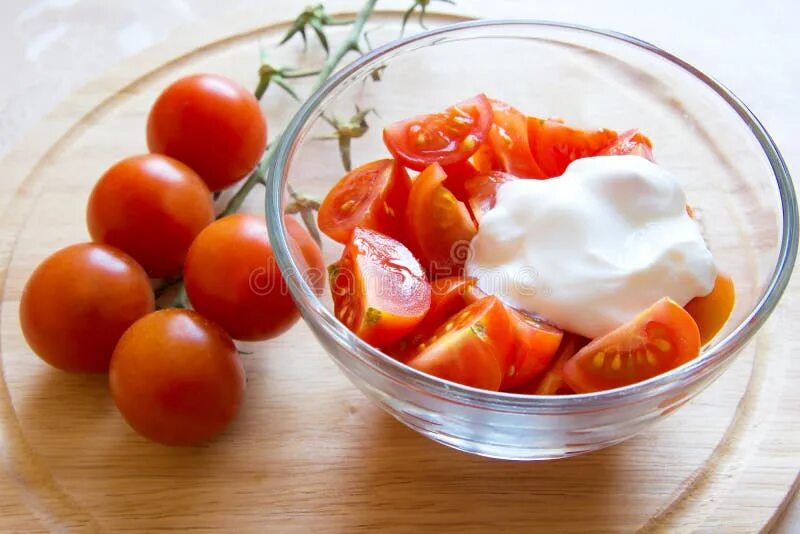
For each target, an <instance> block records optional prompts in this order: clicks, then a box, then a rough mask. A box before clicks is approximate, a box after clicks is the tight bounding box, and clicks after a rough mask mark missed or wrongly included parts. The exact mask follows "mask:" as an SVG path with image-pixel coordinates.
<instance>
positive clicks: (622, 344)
mask: <svg viewBox="0 0 800 534" xmlns="http://www.w3.org/2000/svg"><path fill="white" fill-rule="evenodd" d="M699 353H700V332H699V330H698V328H697V324H696V323H695V322H694V319H692V316H691V315H689V313H688V312H686V310H684V309H683V308H681V307H680V306H679V305H678V304H677V303H675V301H673V300H672V299H670V298H666V297H665V298H663V299H661V300H659V301H658V302H656V303H655V304H653V305H652V306H650V307H649V308H648V309H646V310H645V311H643V312H642V313H640V314H639V315H638V316H637V317H635V318H634V319H633V320H632V321H630V322H628V323H626V324H624V325H622V326H620V327H619V328H617V329H615V330H613V331H612V332H610V333H608V334H606V335H604V336H602V337H599V338H597V339H595V340H593V341H592V342H591V343H589V344H588V345H586V346H585V347H584V348H582V349H581V350H580V351H579V352H578V353H577V354H576V355H575V356H574V357H572V358H570V359H569V361H567V363H566V364H564V369H563V371H562V377H563V378H564V382H566V383H567V384H568V385H569V386H570V387H571V388H572V389H573V390H574V391H575V392H576V393H589V392H593V391H601V390H606V389H614V388H618V387H622V386H627V385H629V384H634V383H636V382H641V381H642V380H647V379H648V378H652V377H654V376H656V375H660V374H662V373H665V372H667V371H669V370H671V369H674V368H675V367H678V366H679V365H682V364H684V363H686V362H688V361H689V360H692V359H694V358H696V357H697V355H698V354H699Z"/></svg>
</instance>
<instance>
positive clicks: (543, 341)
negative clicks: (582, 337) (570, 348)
mask: <svg viewBox="0 0 800 534" xmlns="http://www.w3.org/2000/svg"><path fill="white" fill-rule="evenodd" d="M508 313H509V318H510V320H511V325H512V329H513V332H514V348H513V350H512V359H511V365H510V366H509V367H508V371H507V372H506V375H505V376H504V377H503V383H502V384H501V385H500V389H501V390H503V391H510V390H513V389H515V388H517V387H519V386H521V385H523V384H525V383H527V382H530V381H531V380H533V379H534V378H536V377H537V376H538V375H539V374H541V373H542V372H543V371H544V370H545V369H546V368H547V366H548V365H549V364H550V361H551V360H552V359H553V356H555V354H556V351H558V346H559V345H560V344H561V338H562V337H563V335H564V333H563V332H562V331H561V330H559V329H558V328H555V327H554V326H550V325H548V324H547V323H544V322H542V321H538V320H537V319H535V318H533V317H531V316H530V315H527V314H525V313H522V312H519V311H516V310H512V309H509V310H508Z"/></svg>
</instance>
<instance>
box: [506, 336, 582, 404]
mask: <svg viewBox="0 0 800 534" xmlns="http://www.w3.org/2000/svg"><path fill="white" fill-rule="evenodd" d="M587 343H589V340H588V339H586V338H585V337H582V336H579V335H577V334H570V333H569V332H565V333H564V337H563V338H562V339H561V344H560V345H559V347H558V350H557V351H556V354H555V356H553V358H552V359H551V361H550V365H549V367H548V368H547V369H546V370H545V372H544V373H543V374H542V375H541V376H540V377H538V378H536V379H534V380H533V381H531V382H528V383H527V384H523V385H522V386H520V387H519V388H517V389H516V390H515V392H516V393H526V394H529V395H562V394H565V395H568V394H570V393H574V391H572V389H570V387H569V386H568V385H567V384H566V383H564V379H563V378H561V372H562V369H563V368H564V364H565V363H567V361H568V360H569V359H570V358H572V357H573V356H574V355H575V353H576V352H578V351H579V350H580V349H581V348H582V347H584V346H586V344H587Z"/></svg>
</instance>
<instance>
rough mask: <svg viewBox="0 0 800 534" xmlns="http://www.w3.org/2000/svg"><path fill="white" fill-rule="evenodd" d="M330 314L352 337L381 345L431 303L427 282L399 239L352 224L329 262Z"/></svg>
mask: <svg viewBox="0 0 800 534" xmlns="http://www.w3.org/2000/svg"><path fill="white" fill-rule="evenodd" d="M330 284H331V291H332V293H333V304H334V313H335V315H336V317H337V318H338V319H339V320H340V321H342V322H343V323H344V325H345V326H347V328H349V329H350V330H351V331H352V332H353V333H355V334H356V335H357V336H358V337H360V338H361V339H363V340H364V341H366V342H367V343H369V344H370V345H373V346H375V347H378V348H381V347H385V346H387V345H389V344H391V343H394V342H395V341H397V340H399V339H400V338H402V337H403V336H405V335H407V334H408V333H410V332H411V331H412V330H414V328H415V327H416V326H417V325H418V324H419V323H420V322H421V321H422V319H423V318H424V317H425V314H426V313H427V312H428V309H429V308H430V304H431V286H430V283H428V280H427V278H426V277H425V273H424V271H423V270H422V267H421V266H420V264H419V262H418V261H417V260H416V258H415V257H414V255H413V254H412V253H411V251H409V250H408V249H407V248H406V247H405V246H404V245H403V244H402V243H400V242H399V241H396V240H395V239H392V238H391V237H388V236H385V235H383V234H380V233H378V232H375V231H373V230H367V229H363V228H356V229H355V230H354V231H353V234H352V238H351V240H350V242H349V243H348V244H347V246H346V247H345V250H344V253H343V254H342V257H341V259H340V260H339V261H338V262H337V263H335V264H334V265H333V266H331V269H330Z"/></svg>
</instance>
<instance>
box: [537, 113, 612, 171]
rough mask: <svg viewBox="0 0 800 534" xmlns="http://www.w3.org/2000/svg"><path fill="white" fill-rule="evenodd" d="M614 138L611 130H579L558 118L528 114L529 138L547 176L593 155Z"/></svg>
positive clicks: (538, 161)
mask: <svg viewBox="0 0 800 534" xmlns="http://www.w3.org/2000/svg"><path fill="white" fill-rule="evenodd" d="M616 140H617V132H615V131H613V130H606V129H602V130H581V129H579V128H572V127H571V126H567V125H566V124H564V123H563V122H562V121H560V120H555V119H539V118H536V117H528V142H529V143H530V146H531V153H532V154H533V157H534V159H535V160H536V162H537V163H538V164H539V167H541V169H542V171H544V173H545V175H546V176H549V177H553V176H561V175H562V174H564V171H565V170H566V168H567V166H568V165H569V164H570V163H572V162H573V161H575V160H576V159H579V158H585V157H588V156H594V155H595V154H597V153H598V152H600V151H601V150H603V149H604V148H606V147H608V146H610V145H611V144H612V143H614V142H615V141H616Z"/></svg>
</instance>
